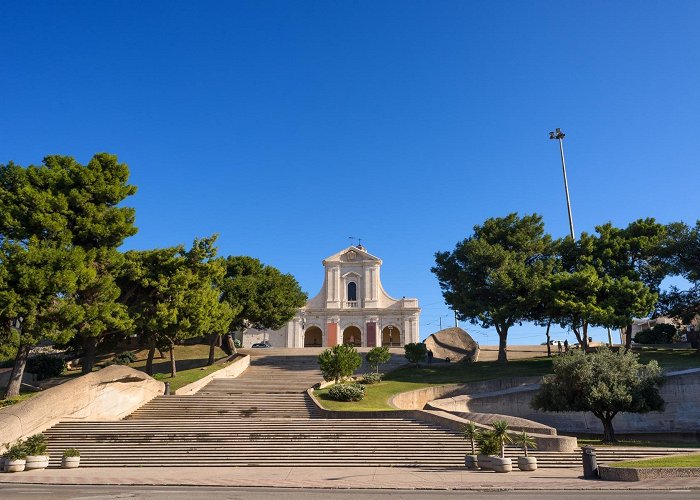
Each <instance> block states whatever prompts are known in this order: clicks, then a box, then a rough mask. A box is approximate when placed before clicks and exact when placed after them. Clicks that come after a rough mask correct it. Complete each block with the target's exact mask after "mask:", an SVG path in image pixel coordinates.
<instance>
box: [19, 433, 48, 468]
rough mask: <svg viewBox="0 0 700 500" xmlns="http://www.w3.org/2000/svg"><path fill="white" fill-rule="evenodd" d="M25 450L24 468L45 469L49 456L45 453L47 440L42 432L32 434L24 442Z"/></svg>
mask: <svg viewBox="0 0 700 500" xmlns="http://www.w3.org/2000/svg"><path fill="white" fill-rule="evenodd" d="M24 446H25V448H26V451H27V466H26V470H32V469H46V468H47V467H48V466H49V456H48V455H47V454H46V449H47V448H48V442H47V440H46V436H44V435H43V434H34V435H33V436H30V437H28V438H27V440H26V441H25V442H24Z"/></svg>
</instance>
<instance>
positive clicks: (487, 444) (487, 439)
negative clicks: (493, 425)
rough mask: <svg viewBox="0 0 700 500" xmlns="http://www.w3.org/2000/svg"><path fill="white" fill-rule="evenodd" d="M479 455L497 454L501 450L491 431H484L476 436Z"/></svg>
mask: <svg viewBox="0 0 700 500" xmlns="http://www.w3.org/2000/svg"><path fill="white" fill-rule="evenodd" d="M476 443H477V445H478V447H479V454H480V455H497V454H498V453H500V451H501V446H500V444H499V442H498V440H497V439H496V436H495V435H494V433H493V431H484V432H482V433H480V434H479V436H478V437H477V438H476Z"/></svg>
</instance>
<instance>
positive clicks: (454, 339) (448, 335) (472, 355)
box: [425, 327, 479, 363]
mask: <svg viewBox="0 0 700 500" xmlns="http://www.w3.org/2000/svg"><path fill="white" fill-rule="evenodd" d="M425 346H426V347H427V348H428V349H430V350H431V351H433V356H434V358H435V359H449V360H450V361H452V362H460V361H461V362H466V363H473V362H475V361H477V360H478V359H479V344H478V343H477V342H476V341H475V340H474V339H473V338H472V337H471V335H469V334H468V333H467V332H466V331H464V330H462V329H461V328H456V327H455V328H445V329H444V330H440V331H439V332H436V333H433V334H432V335H431V336H430V337H428V338H427V339H425Z"/></svg>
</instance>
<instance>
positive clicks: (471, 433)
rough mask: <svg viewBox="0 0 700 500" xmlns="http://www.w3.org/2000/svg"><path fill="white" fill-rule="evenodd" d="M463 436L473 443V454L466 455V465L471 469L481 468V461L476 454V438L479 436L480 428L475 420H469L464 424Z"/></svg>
mask: <svg viewBox="0 0 700 500" xmlns="http://www.w3.org/2000/svg"><path fill="white" fill-rule="evenodd" d="M462 437H464V439H468V440H469V441H470V443H471V445H472V454H471V455H464V465H465V466H466V467H467V469H469V470H476V469H478V468H479V461H478V459H477V456H476V440H477V439H478V438H479V429H478V428H477V427H476V424H475V423H474V422H469V423H468V424H467V425H465V426H464V429H463V430H462Z"/></svg>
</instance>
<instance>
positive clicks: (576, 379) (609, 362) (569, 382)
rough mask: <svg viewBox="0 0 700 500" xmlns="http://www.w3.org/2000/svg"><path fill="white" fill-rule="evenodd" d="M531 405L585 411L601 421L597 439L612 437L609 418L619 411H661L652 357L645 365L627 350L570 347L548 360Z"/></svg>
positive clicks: (657, 374) (658, 375) (660, 379)
mask: <svg viewBox="0 0 700 500" xmlns="http://www.w3.org/2000/svg"><path fill="white" fill-rule="evenodd" d="M553 367H554V374H553V375H550V376H547V377H545V379H544V381H543V383H542V387H541V389H540V391H539V392H538V393H537V394H536V395H535V397H534V398H533V400H532V407H533V408H535V409H537V410H544V411H555V412H560V411H590V412H592V413H593V415H595V416H596V417H597V418H598V419H600V421H601V422H602V424H603V442H606V443H611V442H615V441H616V439H615V431H614V429H613V425H612V421H613V418H615V415H617V414H618V413H619V412H621V411H623V412H627V413H647V412H650V411H663V409H664V400H663V398H662V397H661V395H660V394H659V386H660V385H661V384H662V383H663V375H662V374H661V368H659V365H658V363H657V362H656V361H650V362H649V363H647V364H646V365H644V364H641V363H640V362H639V356H638V355H637V354H634V353H633V352H632V351H628V350H625V349H620V350H619V351H617V352H613V351H611V350H610V349H608V348H601V349H600V350H599V351H598V352H595V353H589V354H586V353H584V352H582V351H572V352H571V353H569V354H567V355H566V356H559V357H557V358H555V359H554V361H553Z"/></svg>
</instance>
